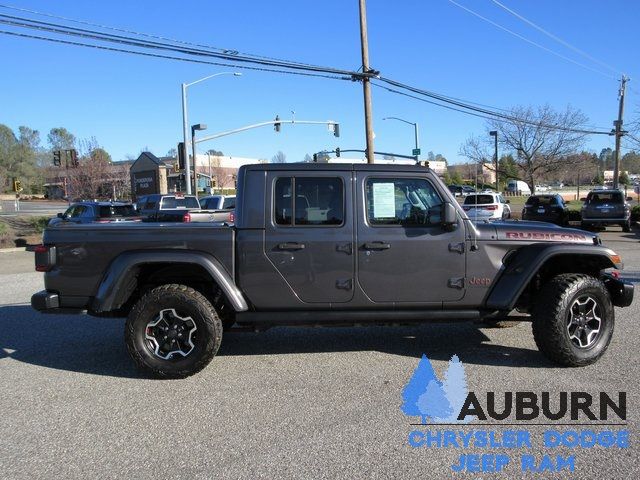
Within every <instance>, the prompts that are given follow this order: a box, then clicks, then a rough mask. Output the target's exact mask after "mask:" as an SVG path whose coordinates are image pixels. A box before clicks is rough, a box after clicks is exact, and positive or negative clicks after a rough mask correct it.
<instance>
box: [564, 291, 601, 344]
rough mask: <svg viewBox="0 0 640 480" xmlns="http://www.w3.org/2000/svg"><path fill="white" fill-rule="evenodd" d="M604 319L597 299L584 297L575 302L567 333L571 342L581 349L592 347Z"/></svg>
mask: <svg viewBox="0 0 640 480" xmlns="http://www.w3.org/2000/svg"><path fill="white" fill-rule="evenodd" d="M601 325H602V319H601V318H600V307H599V305H598V302H597V300H596V299H594V298H593V297H592V296H590V295H584V296H581V297H578V298H576V299H575V300H574V302H573V304H572V305H571V308H570V309H569V319H568V321H567V333H568V334H569V340H571V341H572V342H573V344H574V345H575V346H577V347H579V348H588V347H591V346H592V345H593V344H594V343H595V342H596V340H597V338H598V336H599V334H600V328H601Z"/></svg>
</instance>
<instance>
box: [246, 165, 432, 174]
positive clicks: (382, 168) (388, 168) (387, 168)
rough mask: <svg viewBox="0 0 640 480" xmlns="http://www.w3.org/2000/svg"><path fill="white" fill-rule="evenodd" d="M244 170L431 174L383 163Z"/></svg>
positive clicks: (415, 168) (264, 166) (289, 166)
mask: <svg viewBox="0 0 640 480" xmlns="http://www.w3.org/2000/svg"><path fill="white" fill-rule="evenodd" d="M240 168H244V169H246V170H254V171H255V170H257V171H282V170H287V171H303V172H308V171H320V172H322V171H327V170H328V171H338V172H348V171H365V172H368V171H376V172H420V173H424V172H432V170H431V169H430V168H426V167H423V166H420V165H390V164H383V163H373V164H369V163H256V164H253V165H245V166H243V167H240Z"/></svg>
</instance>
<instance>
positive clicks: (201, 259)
mask: <svg viewBox="0 0 640 480" xmlns="http://www.w3.org/2000/svg"><path fill="white" fill-rule="evenodd" d="M150 263H165V264H171V263H188V264H195V265H199V266H200V267H202V268H204V270H205V271H206V272H207V273H208V274H209V275H210V276H211V280H212V281H213V282H215V283H216V284H217V285H218V286H219V287H220V288H221V289H222V291H223V292H224V294H225V295H226V297H227V299H228V300H229V303H230V305H231V307H232V308H233V309H234V310H235V311H236V312H244V311H246V310H248V309H249V307H248V305H247V301H246V300H245V298H244V296H243V295H242V292H241V291H240V289H239V288H238V287H237V286H236V284H235V283H234V281H233V278H232V277H231V275H229V273H228V272H227V271H226V270H225V268H224V267H223V266H222V264H221V263H220V262H219V261H218V260H217V259H216V258H215V257H213V256H212V255H209V254H208V253H205V252H193V251H181V250H153V251H149V250H144V251H131V252H124V253H121V254H120V255H118V257H116V258H115V260H113V262H111V264H110V265H109V268H108V269H107V271H106V273H105V275H104V276H103V278H102V281H101V282H100V286H99V287H98V293H97V294H96V296H95V298H94V299H93V302H92V308H91V309H92V311H94V312H97V313H100V312H109V311H112V310H114V309H116V308H118V307H120V306H121V303H123V302H122V298H123V294H124V293H127V292H129V291H130V290H131V288H132V287H133V286H135V282H136V278H135V276H136V273H137V271H138V267H140V266H142V265H145V264H150Z"/></svg>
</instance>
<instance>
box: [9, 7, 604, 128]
mask: <svg viewBox="0 0 640 480" xmlns="http://www.w3.org/2000/svg"><path fill="white" fill-rule="evenodd" d="M450 1H452V0H450ZM453 3H455V2H453ZM2 6H3V5H1V4H0V7H2ZM463 8H464V7H463ZM54 17H55V16H54ZM60 18H63V19H64V17H60ZM0 23H4V24H7V25H10V26H13V27H19V28H29V29H35V30H39V31H44V32H47V33H51V34H56V35H68V36H75V37H80V38H83V39H90V40H93V41H98V42H101V41H104V42H112V43H118V44H122V45H127V46H129V47H136V48H142V49H145V48H146V49H155V50H168V51H172V52H175V53H180V54H183V55H191V56H198V57H213V58H217V59H222V60H226V61H230V62H242V63H254V64H259V65H261V67H250V66H247V65H242V66H238V65H231V64H229V63H222V62H211V61H205V60H200V59H193V58H185V57H177V56H174V55H160V54H152V53H148V52H141V51H137V50H130V49H125V48H114V47H107V46H104V45H96V44H93V43H86V42H75V41H68V40H62V39H58V38H52V37H46V36H40V35H28V34H22V33H17V32H12V31H6V30H2V31H0V33H2V34H5V35H13V36H17V37H22V38H30V39H36V40H41V41H49V42H54V43H59V44H66V45H72V46H83V47H87V48H95V49H100V50H108V51H115V52H120V53H129V54H136V55H142V56H147V57H155V58H163V59H169V60H178V61H186V62H192V63H202V64H209V65H217V66H224V67H233V68H244V69H248V70H258V71H267V72H273V73H284V74H297V75H304V76H311V77H322V78H330V79H339V80H358V79H362V75H363V74H360V73H358V72H351V71H348V70H341V69H336V68H331V67H321V66H316V65H310V64H301V63H297V62H290V61H281V60H267V59H265V58H254V57H252V56H244V55H242V56H241V55H238V54H236V53H231V54H230V53H226V52H219V51H211V50H207V49H201V48H191V47H180V46H177V45H171V44H167V43H164V42H158V41H149V40H142V39H140V38H135V37H130V36H127V35H115V34H109V33H104V32H99V31H95V30H90V29H84V28H76V27H70V26H67V25H62V24H57V23H52V22H42V21H39V20H33V19H29V18H24V17H16V16H13V15H3V14H0ZM92 25H96V24H92ZM101 27H104V26H101ZM104 28H111V27H104ZM111 29H112V30H121V29H114V28H111ZM134 33H135V34H137V32H134ZM143 35H145V36H148V35H146V34H143ZM177 42H178V43H181V44H185V43H186V42H179V41H177ZM215 50H219V49H215ZM234 52H235V51H234ZM266 67H268V68H266ZM274 67H277V68H274ZM283 69H287V70H283ZM288 69H291V70H294V71H289V70H288ZM367 75H368V76H371V75H372V74H370V73H368V74H367ZM376 78H378V79H379V80H380V81H381V82H385V83H387V84H390V85H392V86H395V87H397V88H400V89H403V90H408V91H410V92H413V93H416V94H418V95H422V96H427V97H430V98H432V99H434V100H437V101H439V102H441V103H435V102H428V103H433V104H434V105H438V106H441V107H444V108H449V109H451V110H455V111H458V112H461V113H466V114H472V115H475V116H478V117H481V118H486V119H494V120H496V119H498V120H500V119H501V120H503V121H512V122H520V123H527V124H531V125H536V126H542V127H545V128H550V129H556V130H564V131H569V132H574V133H582V134H596V135H609V134H610V133H609V132H608V131H597V130H584V129H569V128H564V127H560V126H558V125H545V124H542V123H540V122H532V121H527V120H523V119H520V118H517V117H515V116H514V115H512V114H510V113H508V111H507V110H504V109H499V108H495V107H489V106H487V105H483V104H479V103H475V102H470V101H465V100H461V99H457V98H455V97H448V96H446V95H442V94H438V93H435V92H430V91H428V90H422V89H419V88H416V87H412V86H410V85H406V84H403V83H400V82H397V81H394V80H391V79H387V78H380V77H379V76H378V77H376ZM377 86H378V87H381V88H385V87H382V86H381V85H377ZM388 90H389V91H392V92H393V93H399V94H404V93H402V92H400V91H398V90H392V89H388ZM404 95H405V96H408V97H411V98H415V99H418V100H422V101H424V99H423V98H419V97H415V96H413V95H408V94H404ZM443 103H444V104H448V105H443ZM450 105H454V106H455V107H459V108H455V107H451V106H450ZM478 105H479V106H480V107H478ZM481 107H486V108H481ZM497 110H502V112H507V113H501V112H499V111H497ZM471 112H473V113H471Z"/></svg>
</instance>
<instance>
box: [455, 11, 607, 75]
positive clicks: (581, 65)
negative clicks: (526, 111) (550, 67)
mask: <svg viewBox="0 0 640 480" xmlns="http://www.w3.org/2000/svg"><path fill="white" fill-rule="evenodd" d="M448 1H449V3H452V4H453V5H455V6H456V7H458V8H461V9H462V10H464V11H466V12H468V13H470V14H471V15H474V16H476V17H478V18H480V19H481V20H484V21H485V22H487V23H489V24H491V25H493V26H494V27H496V28H499V29H500V30H503V31H505V32H507V33H509V34H510V35H513V36H514V37H517V38H519V39H520V40H522V41H524V42H527V43H529V44H531V45H533V46H535V47H538V48H540V49H542V50H544V51H545V52H547V53H550V54H552V55H555V56H556V57H559V58H562V59H563V60H566V61H568V62H571V63H573V64H575V65H578V66H580V67H582V68H586V69H587V70H591V71H592V72H595V73H598V74H600V75H603V76H605V77H608V78H612V79H614V80H615V79H616V77H614V76H613V75H609V74H608V73H604V72H603V71H601V70H596V69H595V68H592V67H590V66H588V65H585V64H584V63H580V62H578V61H576V60H573V59H572V58H569V57H567V56H565V55H562V54H561V53H558V52H556V51H555V50H551V49H550V48H547V47H545V46H544V45H540V44H539V43H536V42H534V41H533V40H529V39H528V38H526V37H523V36H522V35H520V34H519V33H516V32H514V31H513V30H509V29H508V28H506V27H503V26H502V25H500V24H499V23H496V22H494V21H493V20H490V19H488V18H487V17H484V16H482V15H480V14H479V13H477V12H475V11H473V10H471V9H470V8H467V7H465V6H464V5H461V4H459V3H458V2H456V1H454V0H448Z"/></svg>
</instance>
